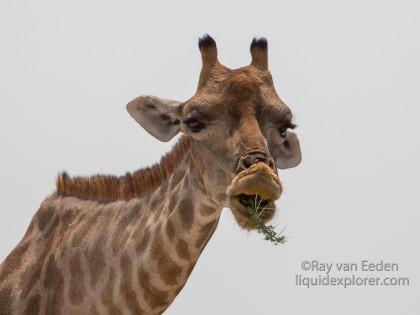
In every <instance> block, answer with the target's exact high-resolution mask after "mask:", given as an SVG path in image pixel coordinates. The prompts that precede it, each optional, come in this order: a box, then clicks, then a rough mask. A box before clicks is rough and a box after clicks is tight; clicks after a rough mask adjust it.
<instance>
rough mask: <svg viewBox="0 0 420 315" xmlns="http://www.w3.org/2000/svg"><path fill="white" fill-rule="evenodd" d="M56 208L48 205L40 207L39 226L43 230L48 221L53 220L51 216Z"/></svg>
mask: <svg viewBox="0 0 420 315" xmlns="http://www.w3.org/2000/svg"><path fill="white" fill-rule="evenodd" d="M54 212H55V211H54V208H52V207H46V208H40V209H39V210H38V213H37V215H36V216H37V218H38V227H39V229H40V230H41V231H44V229H45V227H46V226H47V225H48V222H51V218H52V216H53V215H54Z"/></svg>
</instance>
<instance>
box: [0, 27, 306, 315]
mask: <svg viewBox="0 0 420 315" xmlns="http://www.w3.org/2000/svg"><path fill="white" fill-rule="evenodd" d="M199 49H200V52H201V57H202V69H201V72H200V77H199V82H198V87H197V90H196V93H195V94H194V95H193V96H192V97H191V98H190V99H189V100H187V101H184V102H178V101H174V100H167V99H163V98H159V97H155V96H140V97H138V98H136V99H134V100H133V101H131V102H129V103H128V105H127V110H128V112H129V114H130V115H131V116H132V117H133V118H134V119H135V120H136V121H137V122H138V123H139V124H140V125H141V126H142V127H143V128H144V129H145V130H146V131H147V132H148V133H150V134H151V135H152V136H154V137H156V138H157V139H158V140H161V141H169V140H170V139H172V138H174V137H175V136H176V135H177V134H181V135H180V136H179V139H178V142H177V143H176V144H175V145H174V147H173V148H172V150H171V151H170V152H168V153H167V154H166V155H164V156H163V157H162V158H161V160H160V162H159V163H157V164H155V165H153V166H151V167H148V168H144V169H140V170H138V171H135V172H132V173H127V174H125V175H122V176H111V175H94V176H90V177H71V176H69V175H68V174H67V173H65V172H63V173H61V174H59V176H58V177H57V183H56V191H55V192H54V193H52V194H51V195H50V196H48V197H47V198H46V199H45V200H44V201H43V202H42V203H41V205H40V208H39V210H38V211H37V212H36V214H35V215H34V216H33V218H32V220H31V223H30V225H29V227H28V229H27V231H26V233H25V234H24V236H23V239H22V240H21V241H20V243H19V244H18V245H17V247H16V248H15V249H14V250H13V251H12V252H11V253H10V254H9V255H8V256H7V258H6V259H5V261H4V262H3V263H2V264H1V266H0V314H2V315H3V314H54V315H60V314H92V315H93V314H117V315H118V314H161V313H163V312H164V311H165V310H166V309H167V308H168V307H169V305H170V304H171V303H172V302H173V300H174V299H175V297H176V296H177V294H178V293H179V292H180V290H181V289H182V288H183V287H184V285H185V283H186V281H187V279H188V277H189V275H190V274H191V272H192V270H193V268H194V266H195V264H196V262H197V260H198V258H199V256H200V254H201V252H202V251H203V249H204V248H205V246H206V244H207V242H208V241H209V239H210V238H211V236H212V235H213V233H214V231H215V230H216V227H217V224H218V221H219V217H220V215H221V212H222V209H223V208H230V210H231V211H232V213H233V216H234V218H235V220H236V221H237V223H238V224H239V225H240V226H241V227H242V228H244V229H252V228H253V227H252V224H251V221H250V218H249V215H248V214H247V210H246V209H247V206H248V204H247V202H248V201H247V200H248V199H247V197H248V196H255V197H258V198H260V201H262V202H264V203H265V204H266V205H267V206H269V207H267V209H268V210H267V211H265V212H264V214H263V215H262V216H261V218H262V220H263V221H264V222H267V221H268V220H270V219H271V218H272V217H273V215H274V212H275V205H274V201H275V200H277V199H278V198H279V197H280V195H281V193H282V184H281V182H280V179H279V176H278V169H285V168H291V167H295V166H297V165H298V164H299V163H300V161H301V151H300V145H299V140H298V137H297V135H296V133H295V132H293V131H292V129H293V128H294V127H295V125H294V124H293V122H292V112H291V110H290V109H289V107H288V106H287V105H286V104H285V103H284V102H283V101H282V100H281V99H280V98H279V96H278V95H277V93H276V91H275V89H274V85H273V81H272V77H271V74H270V71H269V70H268V48H267V41H266V40H265V39H264V38H254V39H253V41H252V43H251V46H250V51H251V56H252V62H251V63H250V65H248V66H245V67H242V68H239V69H229V68H227V67H226V66H224V65H222V64H221V63H220V62H219V61H218V57H217V47H216V42H215V41H214V39H213V38H211V37H210V36H209V35H205V36H203V37H201V38H200V39H199Z"/></svg>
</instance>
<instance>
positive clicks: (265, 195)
mask: <svg viewBox="0 0 420 315" xmlns="http://www.w3.org/2000/svg"><path fill="white" fill-rule="evenodd" d="M226 193H227V195H228V197H229V208H230V209H231V210H232V213H233V215H234V217H235V219H236V221H237V222H238V224H239V225H240V226H241V227H243V228H245V229H252V228H254V227H253V224H252V221H251V218H250V214H249V208H250V207H251V206H252V205H253V206H254V207H255V206H257V207H258V208H261V209H264V211H262V213H261V216H260V219H261V220H262V221H263V222H264V223H265V222H267V221H269V220H270V219H271V218H272V217H273V215H274V213H275V204H274V201H275V200H277V199H278V198H279V197H280V195H281V193H282V186H281V183H280V180H279V178H278V176H277V174H275V172H274V171H273V170H272V169H271V168H270V167H268V166H267V164H265V163H262V162H260V163H257V164H255V165H252V166H251V167H250V168H248V169H246V170H244V171H242V172H240V173H239V174H237V175H236V176H235V177H234V178H233V179H232V182H231V184H230V185H229V187H228V188H227V191H226Z"/></svg>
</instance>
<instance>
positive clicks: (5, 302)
mask: <svg viewBox="0 0 420 315" xmlns="http://www.w3.org/2000/svg"><path fill="white" fill-rule="evenodd" d="M0 307H1V308H0V314H1V315H12V314H13V313H12V289H11V288H9V287H5V288H3V289H1V290H0Z"/></svg>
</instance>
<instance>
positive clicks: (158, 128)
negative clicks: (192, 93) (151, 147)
mask: <svg viewBox="0 0 420 315" xmlns="http://www.w3.org/2000/svg"><path fill="white" fill-rule="evenodd" d="M180 104H181V102H178V101H174V100H167V99H162V98H159V97H156V96H148V95H147V96H140V97H137V98H136V99H134V100H132V101H131V102H130V103H128V104H127V111H128V113H129V114H130V115H131V117H133V118H134V119H135V120H136V121H137V122H138V123H139V124H140V125H141V126H142V127H143V128H144V129H145V130H146V131H147V132H148V133H150V134H151V135H152V136H154V137H155V138H157V139H159V140H160V141H169V140H171V139H172V138H173V137H174V136H175V135H176V134H177V133H178V132H179V130H180V128H179V125H180V124H179V122H180V112H181V111H180Z"/></svg>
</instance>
